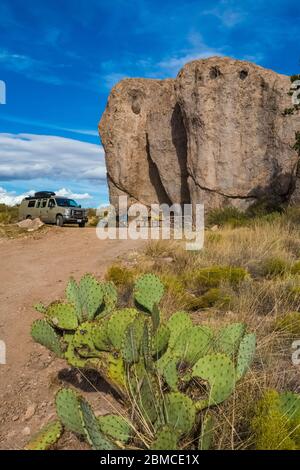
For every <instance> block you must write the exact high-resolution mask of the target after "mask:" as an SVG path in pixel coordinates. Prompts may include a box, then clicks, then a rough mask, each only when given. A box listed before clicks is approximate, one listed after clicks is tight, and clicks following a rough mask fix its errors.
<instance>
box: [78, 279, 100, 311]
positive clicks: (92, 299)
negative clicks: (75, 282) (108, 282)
mask: <svg viewBox="0 0 300 470" xmlns="http://www.w3.org/2000/svg"><path fill="white" fill-rule="evenodd" d="M79 291H80V301H81V309H82V318H83V320H93V319H94V318H95V316H96V314H97V311H98V310H99V308H100V307H101V305H102V303H103V288H102V285H101V284H100V283H99V282H98V281H97V280H96V279H95V278H94V277H93V276H92V275H91V274H85V276H83V277H82V278H81V280H80V283H79Z"/></svg>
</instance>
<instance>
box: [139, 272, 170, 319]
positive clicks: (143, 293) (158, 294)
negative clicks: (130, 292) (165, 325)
mask: <svg viewBox="0 0 300 470" xmlns="http://www.w3.org/2000/svg"><path fill="white" fill-rule="evenodd" d="M163 293H164V286H163V284H162V282H161V280H160V279H159V277H157V276H156V275H155V274H144V275H143V276H141V277H140V278H139V279H138V280H137V281H136V283H135V286H134V298H135V300H136V302H137V303H138V304H139V305H141V306H142V307H143V308H144V309H146V310H148V312H151V313H152V311H153V307H154V305H155V304H159V302H160V300H161V298H162V296H163Z"/></svg>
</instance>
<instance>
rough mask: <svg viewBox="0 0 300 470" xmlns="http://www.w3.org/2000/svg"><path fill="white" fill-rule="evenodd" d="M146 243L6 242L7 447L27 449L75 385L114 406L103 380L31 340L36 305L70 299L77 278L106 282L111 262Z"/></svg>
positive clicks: (2, 376) (2, 438) (2, 287)
mask: <svg viewBox="0 0 300 470" xmlns="http://www.w3.org/2000/svg"><path fill="white" fill-rule="evenodd" d="M140 245H141V242H137V241H131V240H128V241H120V240H107V241H100V240H99V239H98V238H97V237H96V231H95V229H94V228H90V227H88V228H85V229H79V228H77V227H64V228H56V227H47V229H46V230H45V231H44V232H43V233H41V234H37V235H34V236H29V237H25V238H24V237H22V238H18V239H11V240H7V239H1V240H0V259H1V265H0V266H1V268H0V297H1V305H0V339H1V340H3V341H5V344H6V349H7V358H6V362H7V363H6V365H1V366H0V394H1V402H2V403H1V405H2V406H1V410H0V448H1V449H20V448H22V447H23V446H24V444H25V443H26V441H28V438H29V436H30V435H32V433H34V432H35V431H37V430H38V429H39V428H40V427H41V425H42V424H43V423H45V422H47V421H48V420H49V419H50V416H51V415H52V414H53V413H54V408H53V393H54V391H55V390H56V389H57V388H58V387H59V385H60V384H63V383H65V384H66V383H70V382H71V383H74V384H75V385H76V386H77V387H79V389H80V388H81V389H83V391H86V392H89V395H91V396H90V397H89V399H91V400H92V401H93V399H95V400H97V403H98V407H99V405H100V407H101V406H102V407H103V410H104V411H105V409H107V408H108V407H109V402H108V400H109V399H108V398H106V396H105V386H104V384H103V383H102V382H101V381H100V382H99V379H98V377H87V378H86V379H84V378H82V377H81V376H80V373H77V372H74V371H71V369H68V368H66V364H65V362H64V361H60V360H54V358H53V357H52V356H51V355H49V353H48V352H47V351H46V350H45V348H43V347H42V346H40V345H38V344H36V343H34V341H33V340H32V339H31V337H30V325H31V323H32V321H33V320H34V319H36V318H38V317H39V314H38V312H36V311H35V309H34V308H33V305H34V304H36V303H37V302H39V301H41V302H44V303H45V304H47V303H50V302H52V301H53V300H54V299H58V298H60V297H63V295H64V289H65V285H66V282H67V280H68V278H69V277H70V276H74V278H76V279H80V277H81V276H82V275H83V274H84V273H86V272H90V273H92V274H94V275H95V276H96V277H98V278H101V277H102V276H103V274H104V272H105V270H106V269H107V267H108V266H109V265H110V264H111V263H113V262H114V261H115V260H116V259H117V258H119V257H120V256H121V257H122V255H125V254H126V253H128V252H129V251H132V250H133V251H134V250H136V249H138V248H139V246H140ZM99 390H100V394H101V393H102V395H103V396H102V398H100V400H99ZM65 445H66V447H68V444H67V443H66V444H65ZM78 445H79V444H78V443H77V447H78Z"/></svg>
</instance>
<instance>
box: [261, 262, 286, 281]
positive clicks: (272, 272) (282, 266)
mask: <svg viewBox="0 0 300 470" xmlns="http://www.w3.org/2000/svg"><path fill="white" fill-rule="evenodd" d="M289 271H290V266H289V265H288V264H287V263H286V261H285V260H283V259H281V258H276V257H274V258H273V257H270V258H267V259H265V260H264V261H263V263H262V274H263V276H268V277H275V276H283V275H284V274H286V273H287V272H289Z"/></svg>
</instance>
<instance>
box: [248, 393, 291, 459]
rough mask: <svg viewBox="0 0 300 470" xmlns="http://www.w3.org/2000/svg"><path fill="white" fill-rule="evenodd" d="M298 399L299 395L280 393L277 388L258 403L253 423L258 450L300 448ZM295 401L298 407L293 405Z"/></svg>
mask: <svg viewBox="0 0 300 470" xmlns="http://www.w3.org/2000/svg"><path fill="white" fill-rule="evenodd" d="M298 400H299V397H298V396H297V395H294V394H289V393H286V394H282V395H280V394H279V393H278V392H277V391H276V390H269V391H267V392H266V393H265V395H264V396H263V398H262V399H261V400H260V401H259V403H258V404H257V407H256V413H255V417H254V418H253V420H252V423H251V427H252V430H253V432H254V435H255V447H256V449H257V450H297V449H299V444H300V442H299V430H298V426H299V424H300V420H299V417H298V414H299V413H298V411H297V408H298V407H299V405H298V403H299V402H298ZM289 401H290V404H289ZM295 402H297V408H296V406H295V407H292V405H295ZM287 404H288V406H286V405H287ZM288 407H289V408H290V409H289V408H288ZM294 411H295V412H294ZM296 411H297V412H296ZM291 412H292V413H291ZM293 412H294V413H293ZM290 414H291V415H292V416H290Z"/></svg>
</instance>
